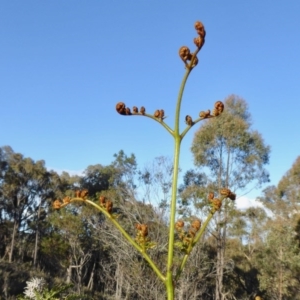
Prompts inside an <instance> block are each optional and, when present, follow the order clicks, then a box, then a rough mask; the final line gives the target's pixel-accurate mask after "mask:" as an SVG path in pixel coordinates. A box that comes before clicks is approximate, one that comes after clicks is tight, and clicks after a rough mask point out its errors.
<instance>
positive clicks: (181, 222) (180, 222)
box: [175, 220, 184, 231]
mask: <svg viewBox="0 0 300 300" xmlns="http://www.w3.org/2000/svg"><path fill="white" fill-rule="evenodd" d="M183 227H184V222H183V221H182V220H178V221H177V222H176V223H175V229H176V230H177V231H180V230H181V229H182V228H183Z"/></svg>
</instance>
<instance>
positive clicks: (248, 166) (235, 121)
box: [185, 95, 270, 300]
mask: <svg viewBox="0 0 300 300" xmlns="http://www.w3.org/2000/svg"><path fill="white" fill-rule="evenodd" d="M224 104H225V107H226V110H225V111H224V113H223V114H222V115H221V116H220V117H219V118H214V119H208V120H206V121H205V122H204V124H203V125H202V126H201V127H200V128H199V130H198V131H197V132H196V133H195V136H194V140H193V144H192V147H191V150H192V153H193V155H194V161H195V165H196V166H197V167H198V168H199V169H198V170H199V173H200V175H201V173H204V174H206V176H207V177H206V179H207V180H208V186H209V188H210V189H211V190H214V192H215V193H218V191H219V190H220V188H221V187H230V188H231V189H232V190H233V191H234V192H241V191H242V190H245V189H246V188H247V187H249V185H250V183H252V186H253V184H255V185H261V184H263V183H265V182H268V180H269V177H268V173H267V171H266V169H265V165H266V164H268V162H269V153H270V147H269V146H267V145H266V144H265V142H264V140H263V138H262V136H261V135H260V133H259V132H258V131H256V130H253V129H252V128H251V125H252V124H251V115H250V112H249V109H248V105H247V103H246V101H245V100H243V99H241V98H239V97H237V96H235V95H231V96H229V97H228V98H227V99H226V100H225V101H224ZM202 178H205V177H204V175H202ZM191 186H192V187H193V188H194V190H193V193H192V194H193V199H194V203H195V204H196V206H198V207H201V206H203V204H204V203H205V202H206V200H205V199H204V198H203V187H201V186H200V188H198V187H197V186H196V187H195V185H193V184H192V185H191ZM191 186H190V187H189V188H191ZM195 189H196V192H195ZM197 190H199V191H198V192H197ZM201 190H202V192H201ZM185 197H186V198H188V197H187V196H186V195H185ZM233 207H234V204H233V203H232V202H228V201H226V202H225V205H224V209H223V210H222V211H220V212H219V213H218V214H216V215H215V217H214V221H215V222H214V226H213V228H212V229H211V230H212V233H213V236H214V237H215V242H216V244H215V245H216V249H217V254H216V255H217V256H216V290H215V299H216V300H221V299H224V290H223V275H224V267H225V265H226V262H225V247H226V237H227V230H228V222H230V218H231V215H230V214H231V211H232V208H233Z"/></svg>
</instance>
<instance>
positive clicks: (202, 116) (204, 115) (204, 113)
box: [199, 109, 211, 119]
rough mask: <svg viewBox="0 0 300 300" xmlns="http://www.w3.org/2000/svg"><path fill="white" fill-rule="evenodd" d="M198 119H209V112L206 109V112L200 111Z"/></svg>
mask: <svg viewBox="0 0 300 300" xmlns="http://www.w3.org/2000/svg"><path fill="white" fill-rule="evenodd" d="M199 117H200V118H203V119H206V118H208V117H211V114H210V110H209V109H208V110H207V111H200V113H199Z"/></svg>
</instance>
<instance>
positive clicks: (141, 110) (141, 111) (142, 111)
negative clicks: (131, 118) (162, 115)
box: [140, 106, 146, 115]
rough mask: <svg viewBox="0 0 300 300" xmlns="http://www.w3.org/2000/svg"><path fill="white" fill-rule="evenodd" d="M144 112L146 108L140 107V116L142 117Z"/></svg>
mask: <svg viewBox="0 0 300 300" xmlns="http://www.w3.org/2000/svg"><path fill="white" fill-rule="evenodd" d="M145 112H146V108H145V107H144V106H142V107H141V109H140V113H141V114H142V115H144V114H145Z"/></svg>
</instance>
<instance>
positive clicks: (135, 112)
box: [132, 106, 139, 114]
mask: <svg viewBox="0 0 300 300" xmlns="http://www.w3.org/2000/svg"><path fill="white" fill-rule="evenodd" d="M132 112H133V113H134V114H138V113H139V109H138V108H137V107H136V106H134V107H133V108H132Z"/></svg>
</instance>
